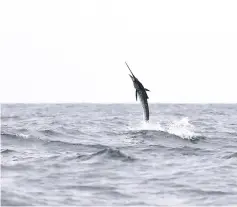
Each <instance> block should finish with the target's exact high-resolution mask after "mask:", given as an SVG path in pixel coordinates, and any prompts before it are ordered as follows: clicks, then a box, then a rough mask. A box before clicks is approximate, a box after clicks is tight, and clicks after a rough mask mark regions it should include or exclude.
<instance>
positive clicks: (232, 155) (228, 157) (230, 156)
mask: <svg viewBox="0 0 237 207" xmlns="http://www.w3.org/2000/svg"><path fill="white" fill-rule="evenodd" d="M223 158H225V159H231V158H237V152H234V153H232V154H230V155H226V156H224V157H223Z"/></svg>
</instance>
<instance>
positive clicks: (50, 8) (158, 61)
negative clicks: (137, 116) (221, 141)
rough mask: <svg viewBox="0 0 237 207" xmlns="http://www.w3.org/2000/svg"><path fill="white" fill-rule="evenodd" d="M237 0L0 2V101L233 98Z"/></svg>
mask: <svg viewBox="0 0 237 207" xmlns="http://www.w3.org/2000/svg"><path fill="white" fill-rule="evenodd" d="M236 11H237V2H236V1H226V0H223V1H218V0H213V1H211V0H199V1H193V0H186V1H183V0H179V1H177V0H174V1H170V0H165V1H159V0H154V1H150V0H143V1H139V0H119V1H114V0H106V1H105V0H99V1H97V0H94V1H92V0H84V1H78V0H76V1H68V0H64V1H60V0H55V1H53V0H40V1H34V0H29V1H24V0H21V1H18V0H17V1H11V0H5V1H4V0H3V1H1V2H0V102H135V91H134V88H133V84H132V81H131V79H130V77H129V76H128V74H129V72H128V69H127V68H126V65H125V64H124V62H125V61H127V62H128V64H129V66H130V67H131V69H132V70H133V72H134V74H135V75H136V76H137V77H138V79H139V80H140V81H141V82H142V83H143V85H144V86H145V87H146V88H148V89H150V90H151V92H149V97H150V99H149V100H150V102H160V103H162V102H175V103H177V102H184V103H185V102H186V103H190V102H199V103H200V102H202V103H204V102H224V103H227V102H237V93H236V89H237V81H236V77H237V76H236V70H237V12H236Z"/></svg>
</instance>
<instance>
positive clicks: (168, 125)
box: [1, 104, 237, 206]
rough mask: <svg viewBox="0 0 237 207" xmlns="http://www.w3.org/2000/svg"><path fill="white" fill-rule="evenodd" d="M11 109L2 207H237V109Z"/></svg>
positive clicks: (5, 129)
mask: <svg viewBox="0 0 237 207" xmlns="http://www.w3.org/2000/svg"><path fill="white" fill-rule="evenodd" d="M150 111H151V115H150V123H149V124H146V123H144V122H143V121H142V119H143V114H142V113H143V112H142V107H141V106H140V105H139V104H52V105H50V104H48V105H45V104H32V105H29V104H14V105H7V104H5V105H1V205H4V206H7V205H11V206H13V205H21V206H25V205H27V206H29V205H41V206H47V205H49V206H55V205H60V206H64V205H65V206H70V205H74V206H125V205H128V206H151V205H152V206H163V205H166V206H234V205H237V105H236V104H233V105H215V104H207V105H194V104H193V105H179V104H173V105H172V104H150Z"/></svg>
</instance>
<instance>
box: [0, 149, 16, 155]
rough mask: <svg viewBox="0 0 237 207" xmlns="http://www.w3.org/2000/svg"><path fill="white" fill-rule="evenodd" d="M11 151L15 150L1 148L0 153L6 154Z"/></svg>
mask: <svg viewBox="0 0 237 207" xmlns="http://www.w3.org/2000/svg"><path fill="white" fill-rule="evenodd" d="M11 152H16V151H15V150H11V149H1V153H2V154H8V153H11Z"/></svg>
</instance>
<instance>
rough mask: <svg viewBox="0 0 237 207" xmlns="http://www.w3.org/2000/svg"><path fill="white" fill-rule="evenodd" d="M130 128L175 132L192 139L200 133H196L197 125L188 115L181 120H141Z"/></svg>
mask: <svg viewBox="0 0 237 207" xmlns="http://www.w3.org/2000/svg"><path fill="white" fill-rule="evenodd" d="M129 130H156V131H163V132H168V133H169V134H174V135H176V136H179V137H181V138H183V139H192V138H193V137H195V136H198V134H196V133H195V126H194V125H192V124H191V123H190V122H189V119H188V117H184V118H182V119H180V120H174V121H170V120H166V121H163V122H162V124H161V122H156V123H154V122H151V121H150V122H144V121H142V122H140V123H137V124H135V125H133V126H130V127H129Z"/></svg>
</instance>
